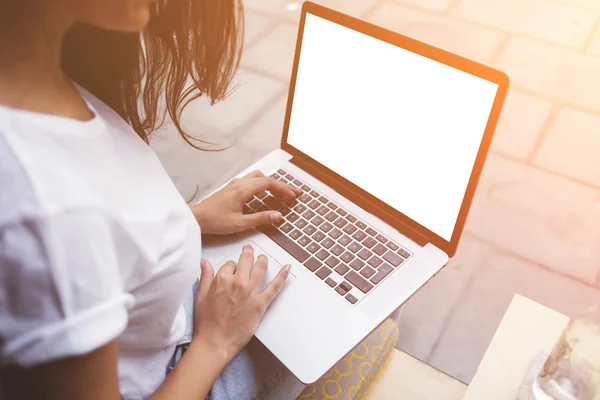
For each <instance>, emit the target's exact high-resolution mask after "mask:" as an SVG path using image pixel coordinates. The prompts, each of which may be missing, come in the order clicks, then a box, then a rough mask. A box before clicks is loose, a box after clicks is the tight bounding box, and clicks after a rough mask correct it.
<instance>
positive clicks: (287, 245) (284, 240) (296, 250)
mask: <svg viewBox="0 0 600 400" xmlns="http://www.w3.org/2000/svg"><path fill="white" fill-rule="evenodd" d="M258 230H259V231H261V232H262V233H264V234H265V235H267V236H268V237H269V238H271V240H273V241H274V242H275V243H277V244H278V245H280V246H281V247H283V249H284V250H285V251H287V252H288V253H290V254H291V255H292V256H294V258H295V259H296V260H298V261H300V262H301V263H303V262H304V261H306V260H308V257H310V254H309V253H308V252H306V251H305V250H304V249H303V248H302V247H300V246H298V245H297V244H296V243H294V242H293V241H292V240H291V239H290V238H288V237H287V236H285V235H284V234H283V233H281V232H280V231H279V230H278V229H277V228H275V227H274V226H273V225H267V226H262V227H260V228H258Z"/></svg>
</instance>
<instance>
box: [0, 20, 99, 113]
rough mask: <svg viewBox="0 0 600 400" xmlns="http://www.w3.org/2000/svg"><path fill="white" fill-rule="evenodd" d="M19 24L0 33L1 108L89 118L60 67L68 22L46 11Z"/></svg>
mask: <svg viewBox="0 0 600 400" xmlns="http://www.w3.org/2000/svg"><path fill="white" fill-rule="evenodd" d="M16 25H17V24H13V26H16ZM19 25H20V27H18V28H13V29H10V30H4V31H0V60H1V61H0V105H4V106H8V107H13V108H20V109H24V110H28V111H33V112H39V113H45V114H55V115H60V116H64V117H68V118H75V119H81V120H86V119H89V118H90V117H91V115H90V114H91V113H90V111H89V110H88V108H87V106H86V104H85V102H84V101H83V99H82V98H81V97H80V96H79V94H78V93H77V90H76V89H75V88H74V87H73V84H72V82H71V80H70V79H69V78H68V77H67V76H66V75H65V73H64V72H63V70H62V66H61V54H62V42H63V38H64V36H65V33H66V31H67V30H68V28H69V27H70V25H71V23H70V22H69V19H68V18H67V17H66V16H65V15H52V13H51V12H46V13H44V15H43V16H40V17H38V18H36V19H35V21H26V22H25V23H24V24H19ZM34 25H35V29H31V30H29V31H25V29H26V28H24V27H27V26H34ZM1 29H2V28H1V27H0V30H1Z"/></svg>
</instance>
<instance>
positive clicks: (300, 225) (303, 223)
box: [294, 219, 308, 229]
mask: <svg viewBox="0 0 600 400" xmlns="http://www.w3.org/2000/svg"><path fill="white" fill-rule="evenodd" d="M294 225H296V227H298V228H300V229H303V228H304V227H305V226H306V225H308V222H306V220H305V219H299V220H298V221H296V223H295V224H294Z"/></svg>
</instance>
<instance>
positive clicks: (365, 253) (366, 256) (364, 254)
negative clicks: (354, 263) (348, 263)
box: [358, 249, 373, 260]
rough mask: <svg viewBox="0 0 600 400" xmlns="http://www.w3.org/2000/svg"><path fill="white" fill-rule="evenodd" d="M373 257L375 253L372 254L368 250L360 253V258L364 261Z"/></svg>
mask: <svg viewBox="0 0 600 400" xmlns="http://www.w3.org/2000/svg"><path fill="white" fill-rule="evenodd" d="M372 255H373V253H371V252H370V251H369V250H367V249H362V250H361V251H359V252H358V256H359V257H360V258H362V259H363V260H366V259H368V258H369V257H371V256H372Z"/></svg>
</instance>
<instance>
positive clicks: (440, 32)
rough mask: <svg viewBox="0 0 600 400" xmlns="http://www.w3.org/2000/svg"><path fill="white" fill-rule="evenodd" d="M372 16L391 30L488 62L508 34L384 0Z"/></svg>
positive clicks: (373, 20) (372, 19) (372, 18)
mask: <svg viewBox="0 0 600 400" xmlns="http://www.w3.org/2000/svg"><path fill="white" fill-rule="evenodd" d="M368 19H369V20H370V21H371V22H373V23H376V24H379V25H382V26H384V27H386V28H388V29H392V30H395V31H397V32H400V33H402V34H404V35H407V36H410V37H413V38H415V39H418V40H422V41H425V42H428V43H431V44H433V45H436V46H438V47H442V48H445V49H447V50H450V51H452V52H455V53H458V54H461V55H463V56H466V57H470V58H474V59H476V60H479V61H482V62H488V61H490V59H491V58H492V55H493V54H494V52H495V51H496V48H497V47H498V45H499V44H500V42H501V41H502V39H503V37H504V34H503V33H501V32H498V31H494V30H490V29H486V28H483V27H480V26H476V25H472V24H469V23H465V22H461V21H457V20H455V19H453V18H452V17H449V16H444V15H440V14H435V13H431V12H426V11H423V10H417V9H415V8H414V7H407V6H404V5H400V4H395V3H387V2H386V3H382V4H381V5H380V6H379V7H378V8H377V9H376V10H374V11H373V12H372V13H371V14H370V15H369V17H368Z"/></svg>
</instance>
